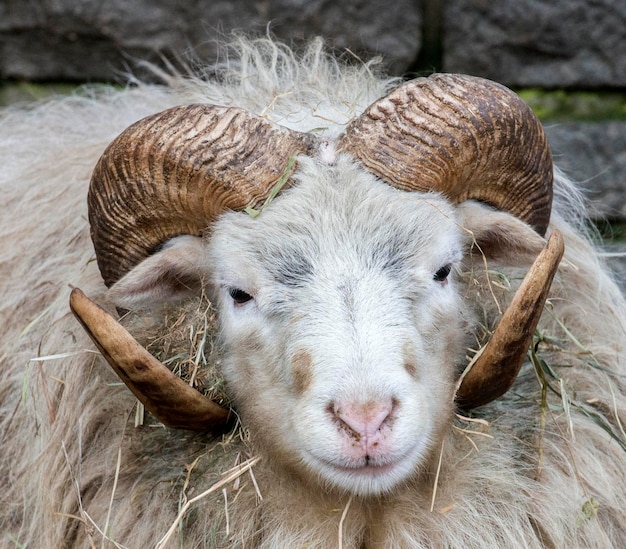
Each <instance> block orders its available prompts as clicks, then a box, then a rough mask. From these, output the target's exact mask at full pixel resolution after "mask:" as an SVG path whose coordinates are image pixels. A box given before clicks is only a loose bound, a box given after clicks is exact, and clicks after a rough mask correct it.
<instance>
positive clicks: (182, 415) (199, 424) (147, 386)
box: [70, 288, 230, 431]
mask: <svg viewBox="0 0 626 549" xmlns="http://www.w3.org/2000/svg"><path fill="white" fill-rule="evenodd" d="M70 308H71V309H72V312H73V313H74V315H75V316H76V318H77V319H78V321H79V322H80V323H81V325H82V326H83V328H84V329H85V331H86V332H87V334H89V337H91V339H92V340H93V342H94V343H95V344H96V347H98V349H99V350H100V352H101V353H102V356H104V358H105V359H106V360H107V362H108V363H109V364H110V365H111V367H112V368H113V369H114V370H115V373H116V374H117V375H118V376H119V377H120V379H121V380H122V381H123V382H124V383H125V384H126V385H127V386H128V388H129V389H130V390H131V391H132V392H133V393H134V395H135V396H136V397H137V398H138V399H139V400H140V401H141V402H142V403H143V405H144V406H145V407H146V409H147V410H148V411H149V412H150V413H152V414H153V415H154V416H155V417H156V418H157V419H159V420H160V421H161V422H162V423H163V424H165V425H167V426H168V427H172V428H175V429H190V430H193V431H217V430H221V429H223V428H224V427H226V425H227V424H228V420H229V418H230V412H229V411H228V410H226V409H225V408H222V407H221V406H219V405H218V404H216V403H215V402H213V401H212V400H211V399H209V398H208V397H205V396H204V395H202V394H201V393H200V392H199V391H196V390H195V389H194V388H192V387H190V386H189V385H188V384H187V383H185V382H184V381H183V380H182V379H180V378H179V377H178V376H176V375H175V374H174V373H172V372H171V371H170V370H169V369H168V368H167V367H166V366H165V365H163V364H161V363H160V362H159V361H158V360H157V359H156V358H154V357H153V356H152V355H151V354H150V353H149V352H148V351H146V349H144V348H143V347H142V346H141V345H139V343H137V341H136V340H135V339H134V338H133V337H132V336H131V335H130V334H129V333H128V332H127V331H126V329H125V328H123V327H122V325H121V324H120V323H119V322H117V321H116V320H115V319H114V318H113V317H112V316H110V315H109V314H108V313H107V312H105V311H104V310H103V309H101V308H100V307H98V305H96V304H95V303H94V302H93V301H91V300H90V299H89V298H87V297H86V296H85V294H84V293H83V292H81V291H80V290H79V289H78V288H74V289H73V290H72V293H71V294H70Z"/></svg>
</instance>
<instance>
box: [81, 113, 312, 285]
mask: <svg viewBox="0 0 626 549" xmlns="http://www.w3.org/2000/svg"><path fill="white" fill-rule="evenodd" d="M313 146H314V139H313V138H312V137H311V136H308V135H307V134H303V133H298V132H294V131H292V130H289V129H287V128H283V127H280V126H278V125H275V124H273V123H271V122H269V121H267V120H265V119H263V118H261V117H258V116H255V115H253V114H250V113H249V112H247V111H245V110H243V109H239V108H234V107H232V108H227V107H218V106H215V105H188V106H183V107H174V108H172V109H169V110H166V111H163V112H161V113H158V114H155V115H153V116H149V117H147V118H144V119H142V120H140V121H139V122H137V123H135V124H133V125H132V126H130V127H129V128H127V129H126V130H125V131H124V132H122V134H121V135H119V136H118V137H117V138H116V139H115V140H114V141H113V142H112V143H111V144H110V145H109V146H108V147H107V149H106V150H105V152H104V153H103V155H102V157H101V158H100V160H99V161H98V164H97V165H96V167H95V169H94V172H93V175H92V178H91V185H90V188H89V195H88V206H89V222H90V225H91V238H92V241H93V244H94V248H95V251H96V259H97V261H98V267H99V268H100V273H101V274H102V278H103V279H104V282H105V284H106V285H107V286H108V287H109V286H111V285H112V284H114V283H115V282H117V281H118V280H119V279H120V278H121V277H122V276H124V275H125V274H126V273H127V272H128V271H129V270H130V269H132V268H133V267H134V266H135V265H137V264H138V263H139V262H140V261H142V260H143V259H145V258H146V257H147V256H148V255H150V254H151V253H153V252H154V251H155V250H156V249H158V247H159V246H160V245H161V244H162V243H163V242H165V241H166V240H168V239H169V238H172V237H174V236H178V235H181V234H201V233H202V231H204V230H205V229H206V228H207V226H208V225H209V224H210V223H211V221H212V220H213V219H215V217H216V216H217V215H218V214H219V213H221V212H223V211H224V210H227V209H233V210H242V209H244V208H246V207H247V206H253V207H254V206H255V205H258V204H260V203H262V202H263V201H264V200H265V199H266V198H267V196H268V195H269V194H270V192H271V190H272V187H273V185H274V184H275V183H276V181H277V180H279V179H280V178H281V176H282V175H283V174H284V172H285V170H286V169H287V166H288V163H289V158H290V157H291V156H294V155H297V154H300V153H305V152H309V151H310V150H311V148H312V147H313Z"/></svg>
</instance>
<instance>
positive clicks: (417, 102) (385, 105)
mask: <svg viewBox="0 0 626 549" xmlns="http://www.w3.org/2000/svg"><path fill="white" fill-rule="evenodd" d="M338 148H339V150H341V151H345V152H349V153H351V154H352V155H353V156H355V157H356V158H357V159H358V160H359V161H360V162H361V163H362V164H363V165H364V166H365V167H366V168H367V169H368V170H370V171H371V172H373V173H374V174H375V175H377V176H378V177H380V178H381V179H383V180H384V181H386V182H387V183H389V184H390V185H393V186H394V187H397V188H399V189H402V190H409V191H414V190H419V191H430V190H434V191H439V192H441V193H443V194H444V195H445V196H446V197H447V198H448V199H449V200H451V201H452V202H455V203H458V202H462V201H465V200H468V199H475V200H479V201H482V202H485V203H487V204H490V205H492V206H494V207H496V208H498V209H500V210H503V211H506V212H509V213H511V214H513V215H515V216H516V217H518V218H520V219H522V220H523V221H525V222H527V223H528V224H529V225H531V226H532V227H533V228H534V229H535V230H536V231H537V232H538V233H539V234H540V235H542V236H543V235H544V234H545V232H546V229H547V227H548V222H549V218H550V209H551V203H552V156H551V153H550V149H549V146H548V143H547V139H546V136H545V134H544V131H543V128H542V126H541V124H540V122H539V121H538V119H537V118H536V116H535V115H534V114H533V112H532V111H531V109H530V108H529V107H528V106H527V105H526V104H525V103H524V102H523V101H522V100H521V99H520V98H519V97H518V96H517V95H516V94H515V93H513V92H512V91H511V90H509V89H507V88H505V87H504V86H501V85H500V84H497V83H495V82H491V81H489V80H484V79H482V78H476V77H472V76H465V75H457V74H437V75H432V76H430V77H428V78H417V79H415V80H412V81H410V82H407V83H405V84H403V85H401V86H399V87H398V88H397V89H395V90H394V91H392V92H391V93H389V94H388V95H387V96H385V97H384V98H382V99H380V100H378V101H376V102H374V103H373V104H372V105H370V107H368V109H367V110H366V111H365V112H364V113H363V114H362V115H361V116H359V117H358V118H356V119H354V120H353V121H352V122H351V123H350V124H348V126H347V128H346V130H345V133H344V135H343V136H342V138H341V141H340V143H339V146H338Z"/></svg>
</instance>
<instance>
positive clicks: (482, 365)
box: [456, 230, 565, 409]
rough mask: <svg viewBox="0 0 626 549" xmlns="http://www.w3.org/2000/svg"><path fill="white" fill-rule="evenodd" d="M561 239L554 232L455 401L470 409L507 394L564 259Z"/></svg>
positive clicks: (460, 385) (464, 378)
mask: <svg viewBox="0 0 626 549" xmlns="http://www.w3.org/2000/svg"><path fill="white" fill-rule="evenodd" d="M564 247H565V245H564V243H563V236H562V235H561V233H560V232H559V231H557V230H554V231H553V232H552V234H551V235H550V238H549V239H548V243H547V244H546V247H545V248H544V249H543V250H542V251H541V253H540V254H539V255H538V256H537V259H535V262H534V263H533V264H532V266H531V268H530V270H529V271H528V273H526V276H525V277H524V280H522V283H521V285H520V287H519V288H518V290H517V292H516V293H515V296H513V300H512V301H511V303H510V305H509V306H508V308H507V309H506V311H505V312H504V314H503V315H502V318H501V319H500V322H499V324H498V326H497V327H496V329H495V331H494V332H493V335H492V336H491V339H490V340H489V342H488V343H487V345H486V346H485V347H484V349H483V351H482V353H481V354H480V356H479V357H478V358H477V359H476V360H475V361H474V363H473V364H471V365H470V366H469V367H468V368H467V369H466V370H465V372H463V375H462V376H461V378H460V380H459V382H458V385H457V387H458V388H457V392H456V401H457V403H458V404H459V406H461V407H462V408H465V409H470V408H476V407H478V406H482V405H483V404H487V403H489V402H491V401H492V400H495V399H496V398H498V397H500V396H502V395H503V394H504V393H506V392H507V391H508V390H509V388H510V387H511V385H512V384H513V382H514V381H515V379H516V378H517V374H518V373H519V370H520V368H521V366H522V363H523V362H524V357H525V356H526V353H527V352H528V348H529V345H530V344H531V342H532V338H533V335H534V333H535V329H536V328H537V323H538V322H539V318H540V317H541V313H542V312H543V306H544V304H545V302H546V299H547V297H548V291H549V290H550V285H551V284H552V280H553V278H554V275H555V273H556V271H557V268H558V266H559V262H560V261H561V258H562V257H563V251H564Z"/></svg>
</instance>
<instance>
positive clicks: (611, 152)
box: [546, 121, 626, 220]
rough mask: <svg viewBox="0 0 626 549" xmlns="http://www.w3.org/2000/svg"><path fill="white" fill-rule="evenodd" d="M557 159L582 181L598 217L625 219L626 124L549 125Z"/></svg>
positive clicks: (565, 169)
mask: <svg viewBox="0 0 626 549" xmlns="http://www.w3.org/2000/svg"><path fill="white" fill-rule="evenodd" d="M546 133H547V135H548V140H549V141H550V145H551V146H552V151H553V155H554V160H555V162H556V164H558V165H559V166H560V167H561V168H562V169H563V170H564V171H565V172H566V173H567V174H568V175H570V176H571V177H572V178H574V179H575V180H576V181H579V182H580V183H581V185H582V186H583V188H584V189H585V193H586V195H587V196H588V198H589V199H590V202H591V206H592V208H593V212H592V213H595V216H596V217H603V218H608V219H621V220H624V219H626V121H608V122H561V123H553V124H546Z"/></svg>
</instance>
